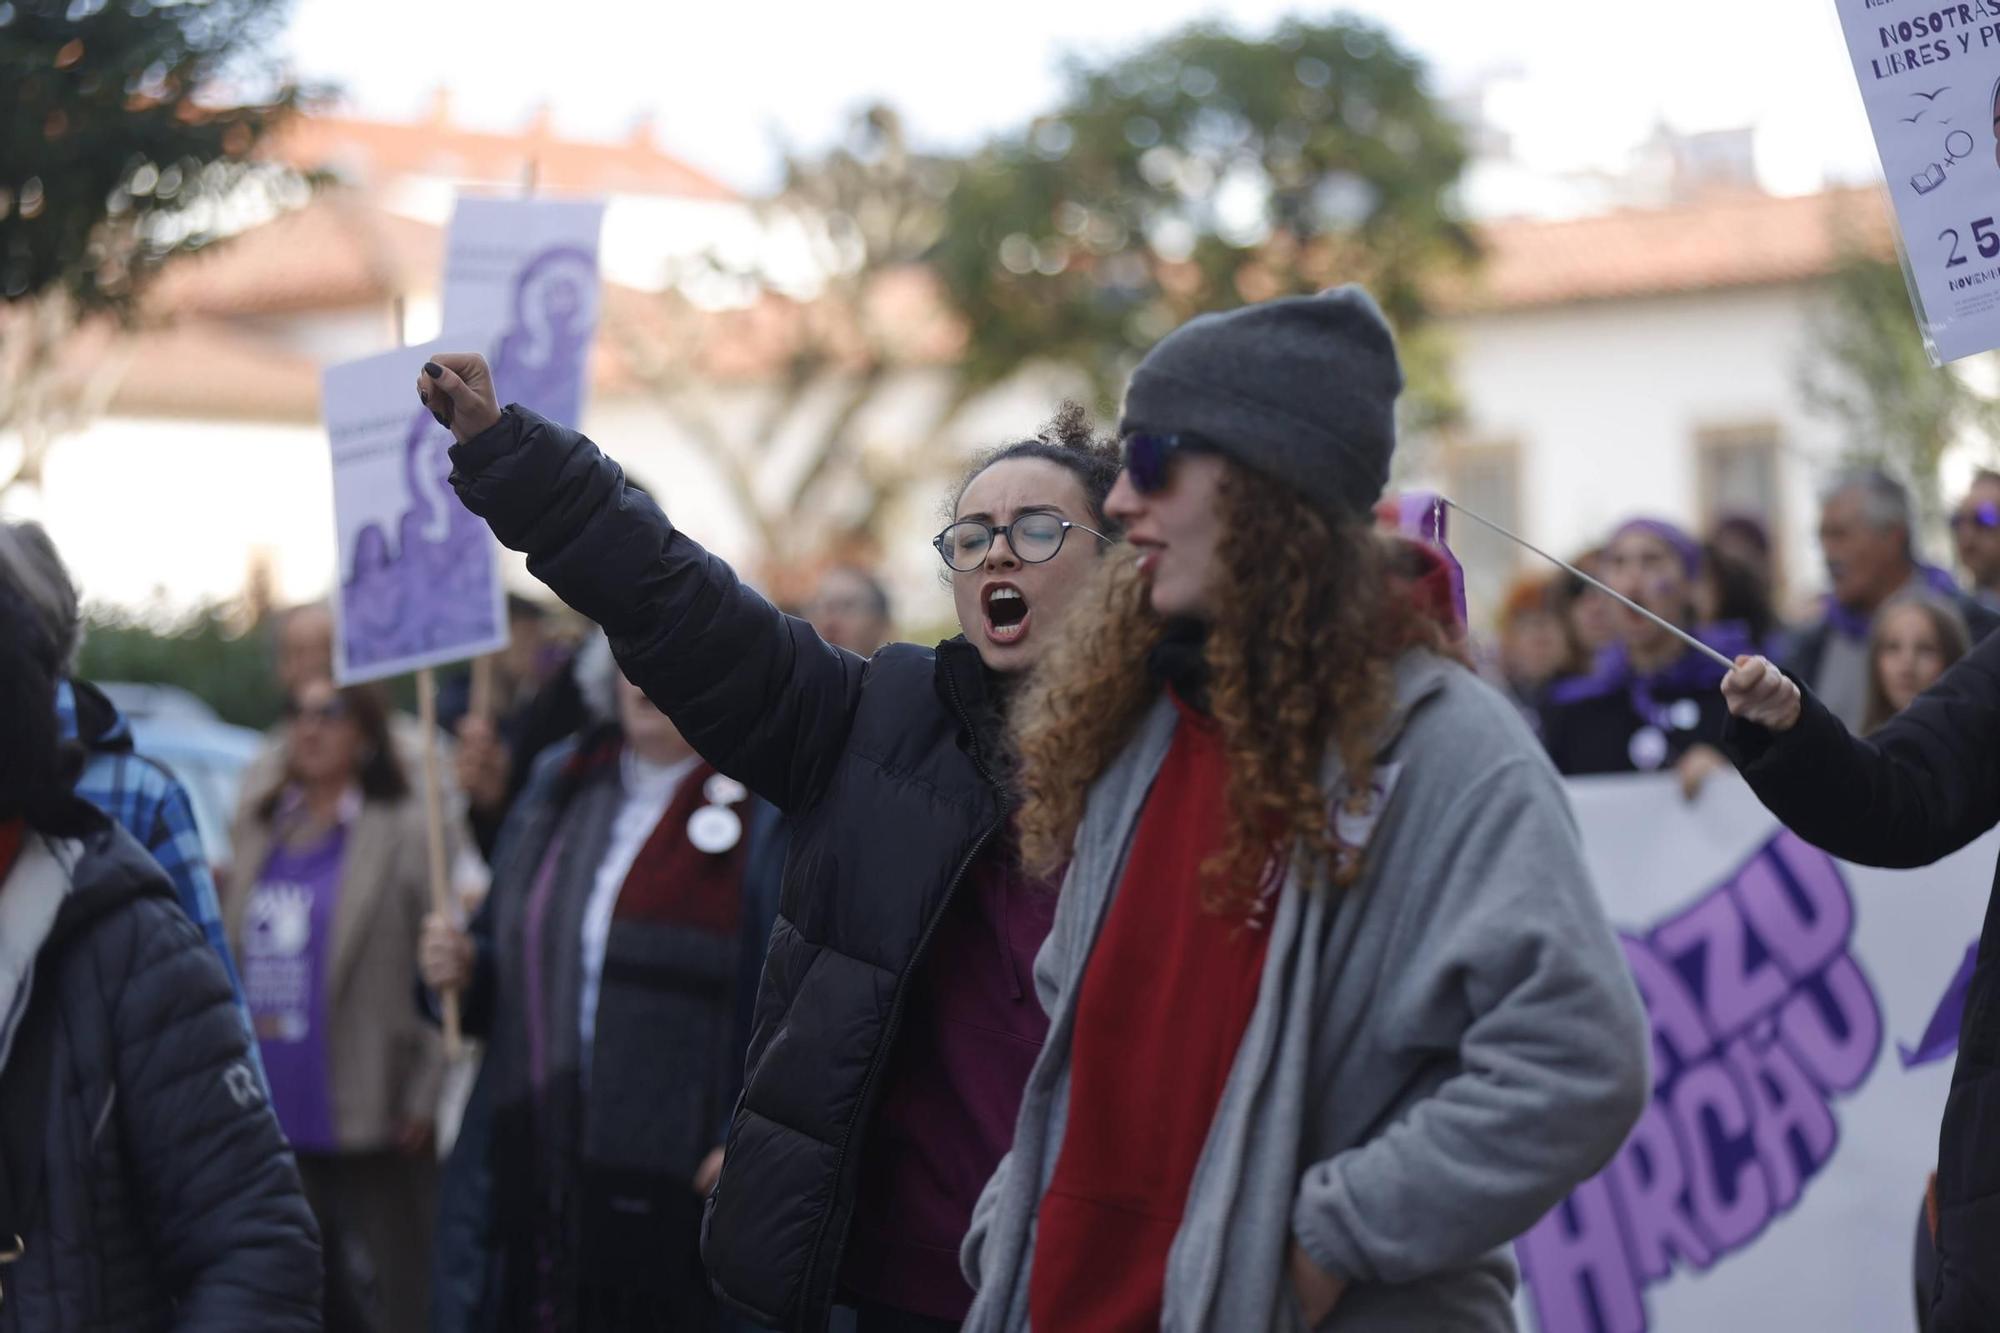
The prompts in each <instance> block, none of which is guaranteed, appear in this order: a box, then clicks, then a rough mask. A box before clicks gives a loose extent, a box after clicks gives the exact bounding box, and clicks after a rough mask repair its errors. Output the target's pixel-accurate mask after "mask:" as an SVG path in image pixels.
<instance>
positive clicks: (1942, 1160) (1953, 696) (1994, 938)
mask: <svg viewBox="0 0 2000 1333" xmlns="http://www.w3.org/2000/svg"><path fill="white" fill-rule="evenodd" d="M1723 746H1724V748H1725V749H1726V750H1728V751H1729V757H1730V758H1731V759H1733V760H1735V761H1736V765H1737V767H1738V768H1740V769H1741V770H1742V771H1743V776H1744V778H1745V779H1747V780H1748V781H1749V783H1750V787H1751V790H1753V791H1755V792H1756V793H1757V796H1758V798H1759V799H1760V800H1762V801H1763V802H1764V804H1765V805H1767V806H1769V807H1770V810H1771V813H1772V814H1774V815H1776V816H1777V817H1778V818H1779V819H1781V820H1783V821H1784V822H1785V826H1786V827H1787V828H1790V829H1791V830H1792V831H1793V832H1795V833H1797V834H1798V835H1799V836H1800V837H1802V838H1804V839H1805V840H1806V841H1808V842H1810V843H1812V844H1813V845H1814V846H1816V847H1821V848H1824V849H1825V850H1827V851H1829V852H1831V853H1833V854H1834V855H1835V856H1838V857H1842V858H1845V859H1846V860H1849V861H1854V862H1858V863H1859V864H1861V865H1873V866H1894V867H1905V866H1920V865H1928V864H1930V863H1931V862H1933V861H1937V860H1941V859H1942V858H1944V857H1946V856H1949V855H1951V854H1952V853H1953V852H1955V851H1957V850H1958V849H1959V848H1961V847H1963V846H1965V845H1966V844H1967V843H1969V842H1971V841H1972V840H1973V839H1975V838H1977V837H1978V836H1979V835H1980V834H1982V833H1984V832H1986V830H1988V829H1990V828H1992V827H1993V826H1994V825H1995V824H1996V823H2000V634H1994V635H1989V636H1988V637H1987V638H1986V639H1985V640H1984V641H1983V642H1981V643H1980V644H1979V646H1978V647H1976V648H1974V649H1973V650H1972V652H1971V654H1970V655H1969V656H1967V657H1966V658H1965V659H1964V660H1963V661H1961V662H1960V663H1959V664H1958V665H1957V666H1955V667H1953V668H1952V669H1951V670H1950V671H1948V672H1946V673H1945V675H1944V678H1943V679H1942V680H1940V681H1939V682H1938V683H1937V684H1936V685H1934V686H1932V687H1931V688H1930V689H1929V690H1928V691H1926V692H1925V693H1924V694H1923V695H1921V696H1920V697H1919V698H1918V699H1917V701H1916V702H1915V703H1913V704H1911V705H1910V706H1909V707H1908V708H1906V709H1904V710H1903V711H1902V712H1901V713H1899V714H1898V715H1897V716H1895V717H1893V718H1891V719H1890V720H1889V722H1888V723H1887V724H1886V725H1885V726H1883V727H1882V728H1880V729H1879V730H1877V731H1875V732H1874V733H1873V734H1871V735H1870V736H1869V738H1868V739H1867V740H1860V739H1857V738H1856V737H1854V736H1852V735H1850V734H1849V733H1848V730H1847V728H1846V727H1844V726H1842V725H1841V723H1840V719H1838V718H1836V717H1835V716H1834V715H1833V714H1832V713H1830V712H1828V711H1827V708H1826V705H1825V704H1823V703H1821V702H1820V701H1819V700H1818V699H1816V698H1814V697H1813V695H1812V694H1811V692H1810V691H1807V692H1806V693H1805V698H1804V709H1803V711H1802V713H1801V714H1800V717H1799V720H1798V723H1797V724H1796V725H1795V726H1793V727H1792V729H1791V730H1790V731H1787V732H1784V733H1782V734H1777V735H1774V734H1773V733H1771V732H1769V731H1767V730H1765V729H1764V728H1763V727H1759V726H1756V725H1754V724H1747V723H1744V722H1741V721H1739V720H1735V719H1732V720H1731V722H1730V725H1729V729H1728V730H1727V731H1726V732H1724V734H1723ZM1908 1129H1909V1132H1910V1133H1911V1134H1913V1135H1920V1134H1924V1133H1926V1132H1927V1131H1928V1126H1924V1125H1911V1126H1909V1127H1908ZM1937 1202H1938V1214H1937V1216H1938V1244H1937V1265H1936V1269H1935V1271H1934V1273H1933V1274H1932V1275H1931V1293H1932V1295H1931V1310H1930V1322H1929V1323H1928V1324H1927V1325H1926V1326H1925V1327H1926V1328H1928V1329H1929V1330H1930V1331H1931V1333H1992V1331H1993V1330H1995V1329H2000V869H1996V871H1995V875H1994V886H1993V893H1992V895H1991V897H1990V898H1989V899H1988V900H1987V905H1986V922H1985V925H1984V927H1983V928H1982V930H1981V931H1980V936H1979V953H1978V957H1977V961H1976V962H1975V964H1974V966H1973V972H1972V983H1971V986H1970V987H1969V989H1968V990H1967V992H1966V996H1965V1015H1964V1019H1963V1022H1962V1024H1961V1026H1960V1028H1959V1035H1958V1064H1957V1066H1956V1067H1955V1068H1954V1069H1953V1070H1952V1074H1951V1095H1950V1096H1949V1097H1948V1098H1947V1099H1946V1101H1945V1107H1944V1124H1943V1127H1942V1129H1941V1130H1940V1132H1939V1136H1938V1180H1937Z"/></svg>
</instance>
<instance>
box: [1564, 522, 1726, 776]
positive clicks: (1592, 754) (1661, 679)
mask: <svg viewBox="0 0 2000 1333" xmlns="http://www.w3.org/2000/svg"><path fill="white" fill-rule="evenodd" d="M1600 573H1601V575H1602V577H1603V579H1604V581H1605V582H1606V583H1607V584H1609V585H1610V586H1611V587H1612V588H1614V589H1615V590H1617V591H1618V592H1619V593H1621V594H1623V595H1624V596H1626V597H1629V598H1631V599H1632V600H1633V601H1634V602H1637V603H1638V604H1639V605H1640V606H1643V607H1645V608H1646V609H1647V610H1649V611H1651V612H1653V614H1655V615H1657V616H1659V617H1661V618H1662V619H1664V620H1666V621H1668V622H1670V623H1672V624H1675V625H1678V626H1680V627H1682V628H1683V629H1688V630H1690V631H1692V632H1695V633H1696V636H1697V637H1698V638H1700V639H1701V640H1702V641H1703V642H1705V643H1707V644H1709V646H1711V647H1713V648H1715V649H1717V650H1718V651H1720V652H1721V653H1722V654H1723V655H1724V656H1734V655H1735V654H1737V653H1739V652H1742V651H1746V650H1747V648H1748V643H1747V636H1746V635H1745V634H1744V633H1743V631H1742V630H1741V629H1740V628H1738V627H1734V626H1728V625H1717V626H1709V627H1705V628H1703V629H1701V630H1698V631H1695V630H1693V626H1694V622H1695V593H1696V589H1697V587H1698V586H1699V582H1700V578H1701V573H1702V552H1701V547H1700V545H1699V544H1697V543H1696V542H1695V540H1694V539H1693V538H1692V537H1690V536H1688V534H1687V533H1685V532H1683V531H1682V530H1681V529H1680V528H1678V527H1676V526H1674V525H1673V524H1672V523H1668V522H1665V521H1663V520H1661V519H1652V518H1635V519H1631V520H1629V521H1627V522H1626V523H1624V524H1623V525H1621V526H1620V527H1619V528H1618V530H1617V531H1616V532H1615V533H1613V534H1612V537H1611V540H1610V542H1609V543H1607V544H1606V546H1605V548H1604V556H1603V562H1602V568H1601V570H1600ZM1617 625H1618V636H1617V638H1616V639H1615V640H1613V642H1612V643H1611V644H1610V645H1609V646H1608V647H1606V648H1605V649H1604V650H1603V651H1602V652H1600V653H1599V654H1598V656H1597V660H1596V662H1595V663H1594V664H1593V668H1592V670H1591V671H1590V672H1588V673H1587V674H1585V675H1582V676H1578V677H1576V678H1574V679H1571V680H1567V681H1563V682H1561V683H1560V684H1558V685H1556V686H1555V687H1554V688H1553V689H1552V690H1550V692H1549V696H1548V699H1547V701H1546V702H1545V703H1544V704H1543V706H1542V740H1543V742H1544V743H1545V744H1546V745H1547V746H1548V750H1549V756H1550V758H1552V759H1554V760H1555V764H1556V767H1557V768H1558V769H1560V770H1561V771H1562V772H1563V773H1565V774H1583V773H1647V772H1657V771H1660V770H1664V769H1669V768H1671V769H1675V770H1676V771H1678V772H1679V773H1680V774H1681V777H1682V781H1683V784H1684V785H1685V786H1686V788H1687V790H1688V793H1689V794H1690V795H1692V794H1693V792H1694V791H1695V790H1696V789H1697V788H1698V787H1699V786H1700V784H1701V781H1702V779H1704V778H1706V777H1707V776H1708V774H1709V773H1711V772H1713V771H1714V770H1715V769H1716V768H1718V767H1720V766H1721V765H1722V764H1723V763H1724V762H1725V761H1723V759H1722V756H1721V753H1720V751H1718V750H1717V749H1716V745H1715V743H1716V742H1717V741H1718V740H1719V739H1720V738H1721V736H1722V725H1723V721H1724V718H1725V716H1726V709H1725V708H1724V706H1723V703H1722V698H1721V696H1720V695H1719V694H1718V693H1717V692H1716V686H1717V685H1718V684H1719V683H1720V682H1721V680H1722V674H1723V673H1722V668H1721V667H1719V666H1717V665H1716V664H1715V663H1714V662H1713V661H1712V660H1710V659H1709V658H1707V657H1705V656H1703V655H1702V654H1701V653H1698V652H1696V651H1695V650H1694V649H1692V648H1690V647H1688V646H1687V645H1686V644H1685V643H1683V642H1682V641H1681V640H1680V639H1678V638H1676V637H1675V636H1674V635H1672V634H1670V633H1668V632H1667V631H1666V630H1665V629H1662V628H1661V627H1660V626H1659V625H1657V624H1655V623H1653V622H1652V621H1650V620H1648V619H1646V618H1645V617H1644V616H1641V615H1639V614H1638V613H1636V612H1634V611H1632V610H1630V609H1628V608H1625V607H1619V608H1618V609H1617Z"/></svg>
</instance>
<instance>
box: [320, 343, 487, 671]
mask: <svg viewBox="0 0 2000 1333" xmlns="http://www.w3.org/2000/svg"><path fill="white" fill-rule="evenodd" d="M469 343H476V339H473V338H469V337H466V336H448V337H445V338H441V339H439V340H438V341H436V342H431V343H424V344H422V345H420V346H415V347H405V348H401V349H399V350H397V351H394V352H385V353H383V354H382V355H380V356H371V357H367V358H365V359H363V360H360V361H349V362H347V363H346V364H345V365H338V366H330V367H328V368H327V370H326V372H325V373H324V375H323V376H322V378H321V391H322V411H323V414H324V416H325V420H326V429H327V435H328V437H329V438H330V440H331V442H332V445H333V515H334V532H335V534H336V535H337V537H338V539H339V542H340V586H339V589H338V591H337V594H336V596H335V597H334V599H333V607H334V628H335V639H334V677H335V679H336V680H338V681H339V682H340V683H341V684H342V685H353V684H357V683H359V682H361V681H367V680H379V679H381V678H382V677H385V676H399V675H403V674H404V673H406V672H410V671H415V670H418V669H419V668H422V667H432V666H439V665H442V664H443V663H446V662H456V661H460V660H462V659H464V658H468V657H477V656H479V655H481V654H483V653H490V652H497V651H498V650H499V649H501V648H503V647H505V646H506V644H507V612H506V594H505V592H504V590H503V589H502V587H501V583H500V564H499V558H498V557H499V548H498V545H497V543H495V541H494V540H493V534H492V533H491V532H490V531H488V530H487V527H486V524H485V523H484V522H483V521H482V520H480V519H478V518H476V517H474V516H473V514H472V513H471V511H469V510H468V509H466V507H465V506H464V505H462V504H460V503H459V501H458V496H457V495H456V494H455V493H454V492H453V491H452V489H451V482H450V481H449V477H450V475H451V457H450V454H449V452H448V451H449V450H450V448H451V432H450V431H448V430H446V429H445V428H444V427H442V426H440V425H438V424H437V422H436V421H435V420H434V419H432V417H431V414H430V413H429V412H428V411H427V410H425V408H424V407H423V405H422V404H421V403H420V402H419V401H418V400H417V388H416V385H417V375H418V373H419V371H420V369H421V368H422V366H423V364H424V362H425V361H426V360H427V359H429V357H430V356H431V354H432V353H433V352H437V351H444V350H458V349H463V348H464V347H466V346H467V345H468V344H469Z"/></svg>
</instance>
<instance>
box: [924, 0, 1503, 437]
mask: <svg viewBox="0 0 2000 1333" xmlns="http://www.w3.org/2000/svg"><path fill="white" fill-rule="evenodd" d="M1068 84H1069V90H1068V93H1067V96H1066V97H1065V99H1064V101H1063V103H1062V104H1061V105H1060V106H1059V107H1058V108H1057V109H1055V110H1054V111H1053V112H1052V113H1050V114H1049V115H1046V116H1044V117H1041V118H1040V119H1038V120H1036V121H1035V122H1034V123H1033V124H1032V125H1031V126H1029V127H1028V128H1027V129H1026V130H1025V131H1023V132H1020V133H1016V134H1011V135H1007V136H1005V137H1002V138H1000V139H998V140H996V141H995V142H993V143H991V144H990V145H988V146H986V147H985V148H984V149H983V150H982V151H981V152H979V153H978V154H977V155H976V156H975V157H974V158H973V159H972V160H971V161H969V162H968V163H967V164H966V166H965V167H964V169H963V170H962V172H961V174H960V179H959V182H958V185H957V188H956V189H955V190H954V192H953V194H952V196H951V201H950V212H949V216H948V218H947V225H946V227H945V228H944V231H943V234H942V239H941V240H940V242H939V245H938V246H937V248H936V250H935V252H934V254H933V260H934V262H935V263H936V264H937V266H938V268H939V270H940V272H941V274H942V275H943V278H944V280H945V282H946V284H947V287H948V288H949V291H950V293H951V297H952V299H953V302H954V304H955V305H956V306H957V307H958V309H959V311H960V313H961V314H962V315H963V316H964V318H965V321H966V324H967V326H968V329H969V335H970V338H971V345H970V347H969V348H968V363H967V368H968V372H969V374H970V375H971V377H972V378H973V380H974V381H975V382H984V383H990V382H993V381H995V380H998V379H1002V378H1005V377H1006V376H1007V375H1008V374H1010V373H1011V372H1012V371H1013V370H1014V369H1015V368H1016V367H1017V366H1018V365H1020V364H1021V363H1023V362H1025V361H1033V360H1037V359H1051V360H1054V361H1058V362H1063V363H1068V364H1071V365H1074V366H1076V367H1078V368H1080V369H1082V370H1083V371H1084V372H1085V373H1086V374H1088V375H1089V376H1090V377H1091V379H1092V381H1093V382H1094V383H1095V385H1096V386H1097V388H1098V390H1099V392H1100V393H1101V394H1102V395H1103V396H1104V397H1106V398H1109V397H1111V396H1112V394H1113V393H1114V392H1115V390H1116V388H1117V387H1118V386H1119V385H1120V384H1121V383H1122V381H1123V378H1124V376H1125V374H1126V373H1127V372H1129V370H1130V368H1131V366H1132V364H1133V363H1134V362H1135V361H1136V359H1137V358H1138V356H1139V355H1140V354H1141V353H1143V352H1144V350H1145V349H1146V348H1147V347H1149V346H1151V345H1152V344H1153V343H1154V342H1155V341H1157V340H1158V339H1159V338H1160V337H1161V336H1162V335H1164V334H1165V333H1167V332H1168V331H1170V330H1171V329H1173V328H1174V327H1175V326H1176V325H1178V324H1180V323H1181V322H1183V321H1184V320H1186V319H1188V318H1189V317H1190V316H1193V315H1196V314H1199V313H1201V312H1203V311H1209V310H1218V309H1226V308H1229V307H1233V306H1236V305H1240V304H1242V303H1244V302H1248V301H1255V300H1263V299H1267V298H1269V297H1273V296H1281V295H1291V294H1297V293H1305V292H1312V291H1317V290H1319V289H1320V288H1322V287H1324V286H1327V285H1329V284H1331V283H1335V282H1340V281H1348V280H1353V281H1359V282H1362V283H1365V284H1366V285H1367V286H1368V287H1369V289H1370V290H1371V291H1372V292H1373V293H1374V294H1375V296H1376V297H1377V299H1379V300H1380V301H1381V302H1382V305H1383V307H1384V308H1385V309H1386V311H1387V312H1388V314H1389V316H1390V318H1391V319H1392V320H1393V321H1394V322H1395V323H1396V324H1397V326H1398V328H1399V331H1400V333H1401V334H1402V336H1403V339H1404V342H1405V346H1406V349H1407V351H1408V359H1409V360H1410V361H1411V363H1412V365H1411V372H1412V373H1411V379H1412V387H1413V390H1414V392H1413V394H1412V399H1413V401H1414V403H1415V405H1416V406H1417V410H1418V417H1419V418H1420V419H1421V420H1424V421H1430V420H1435V419H1437V418H1438V417H1440V416H1443V415H1446V414H1447V413H1448V409H1449V406H1450V399H1449V395H1448V393H1447V392H1446V391H1445V384H1444V379H1443V375H1442V373H1441V372H1442V359H1441V357H1439V356H1438V355H1436V353H1435V349H1434V348H1433V347H1430V346H1428V345H1427V342H1426V340H1425V339H1424V337H1423V326H1424V322H1425V316H1426V314H1427V313H1428V309H1429V305H1430V299H1429V297H1430V293H1432V292H1434V291H1435V290H1436V284H1437V283H1438V282H1440V281H1441V280H1448V275H1449V274H1451V273H1453V272H1454V271H1457V270H1459V269H1461V268H1463V267H1464V266H1466V265H1468V264H1469V263H1471V262H1472V261H1474V260H1475V259H1476V257H1477V250H1476V245H1475V242H1474V240H1473V237H1472V234H1471V232H1470V231H1469V229H1468V228H1467V227H1466V225H1465V224H1464V223H1463V222H1462V221H1461V219H1460V218H1459V217H1458V216H1457V214H1456V211H1455V209H1454V206H1453V192H1454V188H1455V187H1456V185H1457V183H1458V181H1459V178H1460V175H1461V174H1462V172H1463V170H1464V167H1465V164H1466V148H1465V145H1464V143H1463V141H1462V138H1461V135H1460V131H1459V129H1458V127H1457V125H1456V124H1454V123H1453V121H1452V120H1451V118H1450V117H1449V116H1448V115H1447V113H1446V112H1445V110H1444V109H1443V108H1442V107H1441V106H1440V105H1439V103H1438V102H1437V101H1436V100H1435V99H1434V98H1433V97H1432V95H1431V93H1430V91H1429V90H1428V88H1427V87H1426V82H1425V71H1424V66H1423V64H1422V62H1421V61H1420V60H1419V59H1418V58H1417V57H1416V56H1414V55H1412V54H1411V53H1409V52H1407V51H1405V50H1404V49H1403V48H1402V47H1400V46H1399V45H1398V44H1397V43H1396V41H1395V40H1394V39H1393V38H1392V37H1391V36H1390V34H1389V33H1388V32H1387V31H1386V30H1384V29H1382V28H1380V27H1377V26H1375V25H1373V24H1370V23H1367V22H1364V21H1362V20H1359V19H1355V18H1351V17H1337V18H1334V19H1332V20H1330V21H1325V22H1307V21H1304V20H1297V19H1294V20H1288V21H1286V22H1284V23H1283V24H1281V25H1280V26H1279V27H1278V28H1277V30H1276V31H1275V32H1274V33H1272V34H1271V35H1269V36H1268V37H1262V38H1249V37H1244V36H1240V35H1238V34H1236V33H1235V32H1233V31H1231V30H1229V29H1227V28H1224V27H1220V26H1216V25H1212V24H1203V25H1197V26H1194V27H1190V28H1187V29H1184V30H1183V31H1181V32H1179V33H1177V34H1175V35H1172V36H1169V37H1167V38H1165V39H1163V40H1161V41H1158V42H1156V43H1154V44H1152V45H1149V46H1146V47H1143V48H1141V49H1139V50H1137V51H1135V52H1132V53H1131V54H1129V55H1126V56H1123V57H1121V58H1118V59H1115V60H1112V61H1111V62H1109V63H1107V64H1103V65H1100V66H1092V65H1086V64H1081V63H1078V64H1073V65H1072V66H1071V68H1070V69H1069V71H1068Z"/></svg>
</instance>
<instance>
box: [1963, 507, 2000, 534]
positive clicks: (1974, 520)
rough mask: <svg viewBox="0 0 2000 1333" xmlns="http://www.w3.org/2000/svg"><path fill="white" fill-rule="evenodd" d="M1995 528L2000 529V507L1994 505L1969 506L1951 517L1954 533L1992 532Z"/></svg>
mask: <svg viewBox="0 0 2000 1333" xmlns="http://www.w3.org/2000/svg"><path fill="white" fill-rule="evenodd" d="M1995 528H2000V505H1994V504H1992V503H1985V504H1975V505H1967V506H1966V507H1965V508H1963V509H1961V510H1959V511H1958V512H1957V513H1955V514H1953V515H1952V516H1951V530H1952V531H1953V532H1964V531H1966V530H1967V529H1978V530H1980V531H1982V532H1991V531H1993V529H1995Z"/></svg>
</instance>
